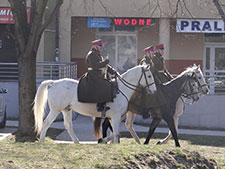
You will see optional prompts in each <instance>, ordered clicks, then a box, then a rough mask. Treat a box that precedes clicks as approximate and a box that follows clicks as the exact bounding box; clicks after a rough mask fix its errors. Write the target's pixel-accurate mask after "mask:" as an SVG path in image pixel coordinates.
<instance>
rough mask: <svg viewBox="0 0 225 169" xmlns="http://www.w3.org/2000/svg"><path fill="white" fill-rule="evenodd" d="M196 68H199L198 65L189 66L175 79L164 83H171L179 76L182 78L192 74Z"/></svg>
mask: <svg viewBox="0 0 225 169" xmlns="http://www.w3.org/2000/svg"><path fill="white" fill-rule="evenodd" d="M196 68H197V66H195V65H194V66H189V67H187V68H186V69H185V70H184V71H183V72H181V73H180V74H179V75H177V77H176V78H174V79H172V80H170V81H168V82H166V83H164V84H169V83H171V82H173V81H174V80H176V79H178V78H182V77H184V76H191V75H192V73H193V72H194V71H195V69H196Z"/></svg>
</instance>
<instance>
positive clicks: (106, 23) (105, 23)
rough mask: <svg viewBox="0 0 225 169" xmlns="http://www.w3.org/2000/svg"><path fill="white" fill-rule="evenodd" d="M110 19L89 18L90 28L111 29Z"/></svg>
mask: <svg viewBox="0 0 225 169" xmlns="http://www.w3.org/2000/svg"><path fill="white" fill-rule="evenodd" d="M110 22H111V19H110V18H88V27H89V28H109V27H110Z"/></svg>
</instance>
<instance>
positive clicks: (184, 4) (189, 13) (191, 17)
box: [183, 0, 194, 18]
mask: <svg viewBox="0 0 225 169" xmlns="http://www.w3.org/2000/svg"><path fill="white" fill-rule="evenodd" d="M183 3H184V7H185V9H186V10H187V12H188V13H189V15H190V16H191V18H194V16H193V15H192V14H191V12H190V11H189V9H188V8H187V5H186V2H185V0H183Z"/></svg>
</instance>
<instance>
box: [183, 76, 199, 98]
mask: <svg viewBox="0 0 225 169" xmlns="http://www.w3.org/2000/svg"><path fill="white" fill-rule="evenodd" d="M183 93H184V94H185V95H186V97H187V98H190V99H192V100H193V101H198V99H199V84H198V82H197V81H196V80H195V77H193V76H187V80H186V82H185V83H184V86H183Z"/></svg>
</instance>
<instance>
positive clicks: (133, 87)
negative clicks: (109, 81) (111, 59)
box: [116, 67, 155, 102]
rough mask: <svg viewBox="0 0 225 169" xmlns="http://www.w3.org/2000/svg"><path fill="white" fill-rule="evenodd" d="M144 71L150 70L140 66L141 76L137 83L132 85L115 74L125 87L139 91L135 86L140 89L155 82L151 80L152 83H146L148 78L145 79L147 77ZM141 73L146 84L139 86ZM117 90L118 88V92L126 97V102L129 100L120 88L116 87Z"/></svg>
mask: <svg viewBox="0 0 225 169" xmlns="http://www.w3.org/2000/svg"><path fill="white" fill-rule="evenodd" d="M146 71H150V70H144V68H143V67H142V74H141V76H140V78H139V80H138V85H134V84H132V83H130V82H128V81H126V80H125V79H123V78H122V77H121V76H120V75H119V74H116V76H117V77H118V78H119V80H120V81H121V82H122V83H123V84H124V85H125V86H126V87H127V88H129V89H131V90H133V91H136V92H139V90H137V88H141V89H142V88H143V89H146V88H149V86H151V85H153V84H155V82H152V83H150V84H149V83H148V80H147V77H146V74H145V72H146ZM143 75H144V78H145V82H146V84H147V85H146V86H145V87H140V86H141V85H140V81H141V79H142V77H143ZM118 90H119V92H120V93H121V94H122V95H123V96H124V97H125V98H126V100H127V102H129V100H128V98H127V96H126V95H125V94H124V93H123V92H122V91H121V90H120V89H118Z"/></svg>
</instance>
